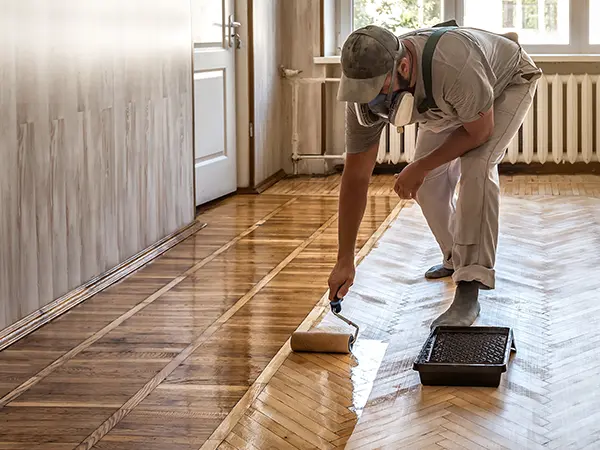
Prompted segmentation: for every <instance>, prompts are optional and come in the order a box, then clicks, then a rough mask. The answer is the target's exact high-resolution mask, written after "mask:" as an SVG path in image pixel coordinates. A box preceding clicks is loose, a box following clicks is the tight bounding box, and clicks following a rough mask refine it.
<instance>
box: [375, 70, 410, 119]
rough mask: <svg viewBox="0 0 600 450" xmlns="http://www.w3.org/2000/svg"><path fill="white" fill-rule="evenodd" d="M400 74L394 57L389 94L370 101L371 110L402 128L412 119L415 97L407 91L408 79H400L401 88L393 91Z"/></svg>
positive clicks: (380, 95)
mask: <svg viewBox="0 0 600 450" xmlns="http://www.w3.org/2000/svg"><path fill="white" fill-rule="evenodd" d="M398 78H399V74H398V59H397V58H394V68H393V70H392V80H391V82H390V89H389V91H388V92H387V94H379V95H378V96H377V97H375V98H374V99H373V100H371V101H370V102H369V103H368V107H369V110H370V111H372V112H373V113H374V114H376V115H377V116H379V117H381V118H383V119H384V120H385V121H386V122H389V123H390V124H392V125H394V126H396V127H398V128H401V127H404V126H405V125H408V124H409V123H410V122H411V120H412V115H413V107H414V103H415V98H414V97H413V95H412V93H411V92H409V91H407V89H408V88H409V84H410V82H409V81H407V80H402V79H400V80H398V82H399V83H398V84H399V85H400V89H399V90H397V91H392V89H391V88H392V87H393V86H394V85H395V81H396V79H398Z"/></svg>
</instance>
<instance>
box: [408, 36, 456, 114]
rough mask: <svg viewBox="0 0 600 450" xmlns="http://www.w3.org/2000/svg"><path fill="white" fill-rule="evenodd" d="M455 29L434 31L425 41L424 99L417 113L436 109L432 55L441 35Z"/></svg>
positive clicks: (423, 65)
mask: <svg viewBox="0 0 600 450" xmlns="http://www.w3.org/2000/svg"><path fill="white" fill-rule="evenodd" d="M454 28H456V27H454V26H449V27H440V28H438V29H437V30H435V31H434V32H433V33H431V36H429V38H428V39H427V42H426V43H425V48H424V49H423V62H422V67H423V82H424V84H425V99H424V100H423V101H422V102H421V103H420V104H419V107H418V108H417V110H418V111H419V113H421V114H423V113H424V112H425V111H427V110H429V109H435V108H437V104H436V103H435V100H434V99H433V91H432V84H433V81H432V74H431V72H432V68H431V65H432V61H433V53H434V51H435V47H436V45H437V43H438V41H439V40H440V38H441V37H442V35H443V34H444V33H445V32H446V31H449V30H452V29H454Z"/></svg>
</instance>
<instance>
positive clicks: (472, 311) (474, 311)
mask: <svg viewBox="0 0 600 450" xmlns="http://www.w3.org/2000/svg"><path fill="white" fill-rule="evenodd" d="M478 297H479V283H478V282H477V281H460V282H459V283H458V285H457V286H456V292H455V293H454V300H453V301H452V305H450V307H449V308H448V309H447V310H446V311H445V312H444V313H443V314H442V315H440V316H439V317H438V318H437V319H435V320H434V321H433V322H432V324H431V329H433V328H435V327H436V326H444V325H449V326H459V327H468V326H471V325H472V324H473V322H475V319H477V316H478V315H479V311H480V305H479V300H478Z"/></svg>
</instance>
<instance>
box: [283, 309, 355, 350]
mask: <svg viewBox="0 0 600 450" xmlns="http://www.w3.org/2000/svg"><path fill="white" fill-rule="evenodd" d="M329 306H331V312H332V313H333V314H334V315H335V316H336V317H337V318H339V319H340V320H342V321H344V322H346V323H347V324H348V325H350V326H351V327H353V328H354V329H355V331H354V333H333V332H327V331H295V332H294V333H292V338H291V342H290V345H291V347H292V351H293V352H313V353H350V351H351V350H352V346H353V345H354V343H355V342H356V338H357V337H358V325H356V324H355V323H354V322H352V321H351V320H349V319H347V318H346V317H344V316H342V315H341V314H340V312H341V311H342V299H338V298H336V299H335V300H334V301H332V302H330V303H329Z"/></svg>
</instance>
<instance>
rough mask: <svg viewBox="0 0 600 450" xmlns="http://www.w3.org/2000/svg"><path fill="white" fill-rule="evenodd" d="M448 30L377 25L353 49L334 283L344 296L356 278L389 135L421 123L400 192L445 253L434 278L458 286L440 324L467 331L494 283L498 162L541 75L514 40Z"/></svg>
mask: <svg viewBox="0 0 600 450" xmlns="http://www.w3.org/2000/svg"><path fill="white" fill-rule="evenodd" d="M443 25H444V24H442V26H439V27H433V28H427V29H420V30H416V31H414V32H410V33H407V34H405V35H402V36H399V37H397V36H395V35H394V34H393V33H391V32H389V31H387V30H385V29H383V28H381V27H377V26H372V25H371V26H367V27H364V28H360V29H358V30H356V31H354V32H353V33H352V34H351V35H350V36H349V37H348V39H347V40H346V42H345V43H344V46H343V49H342V55H341V64H342V77H341V81H340V86H339V92H338V100H340V101H344V102H347V103H346V152H347V154H346V163H345V167H344V172H343V176H342V182H341V192H340V200H339V230H338V231H339V249H338V256H337V263H336V265H335V267H334V268H333V271H332V272H331V275H330V278H329V288H330V299H333V298H334V297H335V296H336V295H337V297H339V298H342V297H343V296H345V295H346V293H347V292H348V289H349V288H350V286H351V285H352V283H353V280H354V276H355V265H354V249H355V243H356V236H357V232H358V228H359V225H360V223H361V221H362V217H363V214H364V211H365V205H366V200H367V191H368V184H369V180H370V177H371V174H372V172H373V168H374V165H375V162H376V157H377V152H378V147H379V139H380V135H381V132H382V130H383V128H384V127H385V125H386V124H387V123H390V124H392V125H395V126H396V127H402V126H404V125H407V124H411V123H418V124H419V127H418V133H417V142H416V150H415V161H414V162H412V163H410V164H408V165H407V166H406V167H405V168H404V169H403V170H402V171H401V173H400V174H399V175H398V176H397V178H396V182H395V186H394V190H395V192H396V193H397V194H398V195H399V196H400V198H403V199H411V198H412V199H415V200H416V202H417V203H418V204H419V205H420V207H421V209H422V211H423V214H424V216H425V219H426V221H427V223H428V225H429V228H430V229H431V231H432V233H433V235H434V236H435V239H436V241H437V242H438V244H439V246H440V249H441V252H442V257H443V259H442V262H441V263H440V264H438V265H434V266H433V267H431V268H430V269H429V270H428V271H427V272H426V273H425V276H426V277H427V278H430V279H433V278H443V277H448V276H452V277H453V280H454V282H455V283H456V291H455V294H454V300H453V303H452V305H451V306H450V307H449V308H448V310H446V311H445V312H444V313H443V314H442V315H440V316H439V317H438V318H437V319H435V320H434V321H433V323H432V324H431V327H432V328H433V327H435V326H438V325H458V326H470V325H471V324H472V323H473V322H474V321H475V319H476V318H477V316H478V315H479V311H480V306H479V300H478V295H479V289H493V288H494V287H495V286H494V285H495V272H494V264H495V260H496V247H497V242H498V213H499V211H498V209H499V200H500V186H499V176H498V164H499V163H500V162H501V160H502V158H503V156H504V154H505V151H506V149H507V147H508V145H509V143H510V141H511V140H512V139H513V137H514V136H515V135H516V134H517V132H518V130H519V127H520V126H521V124H522V123H523V120H524V118H525V115H526V114H527V111H528V110H529V108H530V106H531V104H532V101H533V97H534V93H535V89H536V85H537V80H538V79H539V77H540V75H541V70H540V69H539V68H537V67H536V66H535V64H534V63H533V61H532V60H531V58H530V57H529V56H528V55H527V54H526V53H525V51H524V50H523V49H522V48H521V47H520V45H519V44H518V43H517V38H516V36H514V35H512V36H508V37H507V36H503V35H499V34H494V33H491V32H488V31H483V30H478V29H473V28H463V27H454V26H450V27H447V26H443ZM392 132H396V130H395V129H394V128H392ZM459 178H460V184H459V192H458V200H457V201H455V198H454V193H455V188H456V185H457V182H458V180H459ZM398 256H399V257H406V258H409V257H410V255H398Z"/></svg>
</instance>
